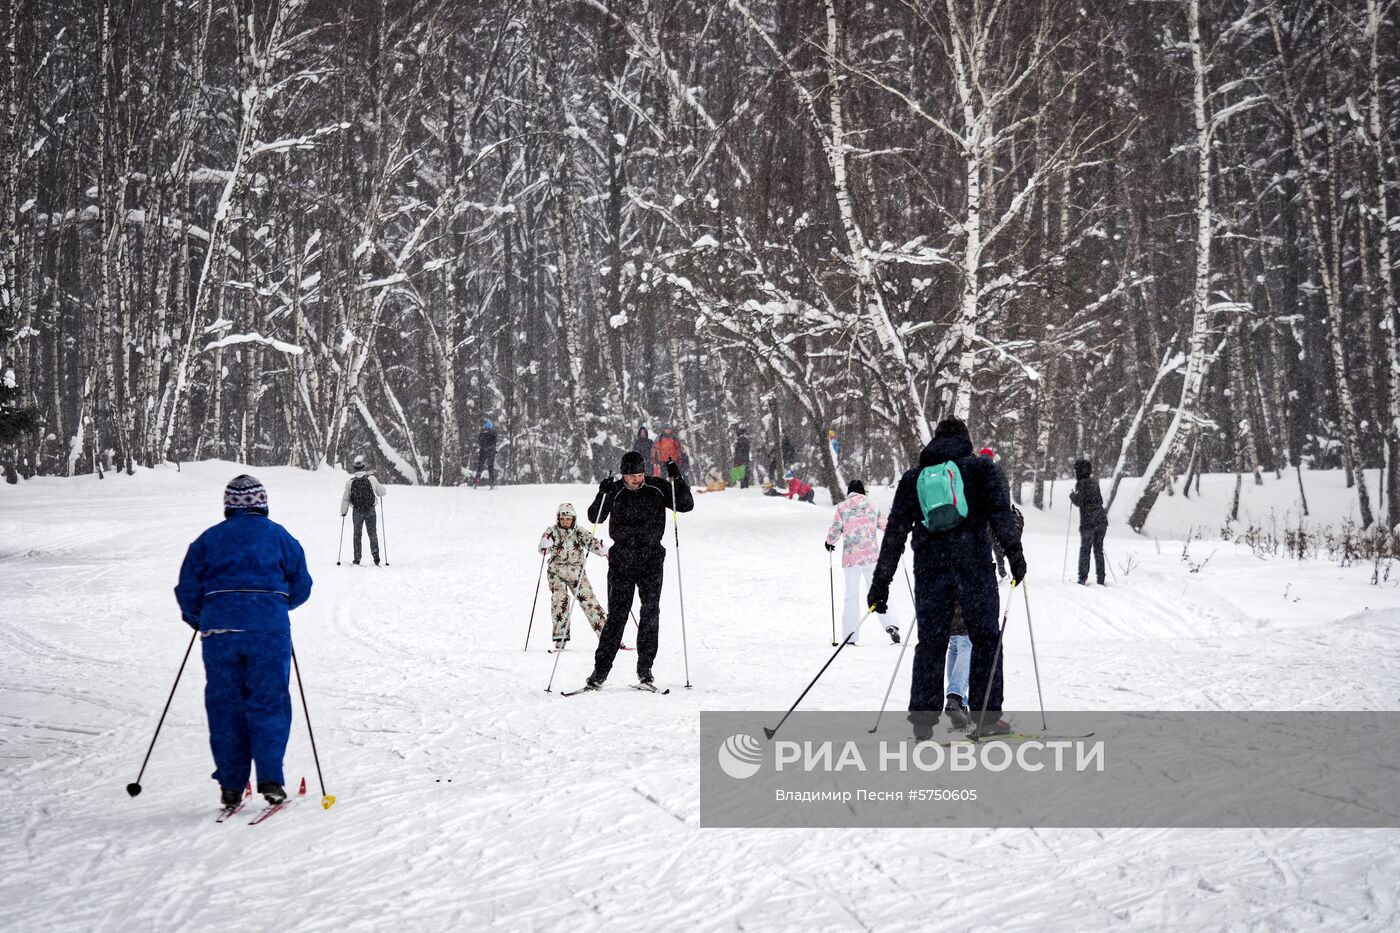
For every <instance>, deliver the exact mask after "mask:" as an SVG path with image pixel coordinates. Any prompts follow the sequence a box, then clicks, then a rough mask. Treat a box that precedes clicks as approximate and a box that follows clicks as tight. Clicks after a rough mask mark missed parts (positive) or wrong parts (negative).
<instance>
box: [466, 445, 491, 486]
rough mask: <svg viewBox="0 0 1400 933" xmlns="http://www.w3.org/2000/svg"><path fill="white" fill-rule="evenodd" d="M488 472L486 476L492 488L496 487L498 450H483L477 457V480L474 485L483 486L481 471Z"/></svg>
mask: <svg viewBox="0 0 1400 933" xmlns="http://www.w3.org/2000/svg"><path fill="white" fill-rule="evenodd" d="M482 470H485V471H486V476H487V478H488V480H489V482H490V483H491V485H492V486H494V485H496V448H494V447H493V448H491V449H490V450H483V451H481V452H480V453H478V454H477V455H476V480H475V481H474V482H473V483H472V485H474V486H476V485H480V484H481V471H482Z"/></svg>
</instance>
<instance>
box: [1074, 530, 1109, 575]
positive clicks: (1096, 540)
mask: <svg viewBox="0 0 1400 933" xmlns="http://www.w3.org/2000/svg"><path fill="white" fill-rule="evenodd" d="M1107 533H1108V526H1107V525H1090V526H1089V527H1088V528H1085V527H1083V526H1080V528H1079V582H1080V583H1084V582H1087V581H1088V579H1089V551H1090V550H1091V549H1092V550H1093V552H1094V562H1095V563H1096V564H1097V570H1098V580H1099V582H1100V583H1102V582H1103V575H1104V570H1105V569H1106V568H1105V567H1104V564H1103V537H1104V535H1105V534H1107Z"/></svg>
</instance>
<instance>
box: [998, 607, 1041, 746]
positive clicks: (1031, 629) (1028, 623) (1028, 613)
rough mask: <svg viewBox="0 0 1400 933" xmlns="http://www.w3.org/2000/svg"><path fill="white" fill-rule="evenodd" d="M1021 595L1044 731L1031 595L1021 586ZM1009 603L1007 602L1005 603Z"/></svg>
mask: <svg viewBox="0 0 1400 933" xmlns="http://www.w3.org/2000/svg"><path fill="white" fill-rule="evenodd" d="M1021 595H1022V596H1023V597H1024V598H1025V600H1026V630H1027V631H1029V632H1030V633H1031V665H1032V666H1033V667H1034V668H1035V695H1036V696H1037V697H1039V698H1040V728H1041V730H1042V731H1044V730H1047V729H1049V728H1050V727H1049V726H1047V725H1046V724H1045V694H1043V693H1041V692H1040V661H1039V660H1038V659H1037V658H1036V656H1035V626H1033V625H1031V594H1030V593H1029V592H1028V591H1027V590H1026V588H1025V587H1024V586H1022V587H1021ZM1010 601H1011V600H1009V599H1008V600H1007V602H1010ZM983 705H984V706H985V705H986V704H985V703H984V704H983Z"/></svg>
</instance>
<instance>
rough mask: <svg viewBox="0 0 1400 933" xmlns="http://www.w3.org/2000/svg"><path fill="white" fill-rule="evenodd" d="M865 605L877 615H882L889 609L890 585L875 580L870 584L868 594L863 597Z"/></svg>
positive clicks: (886, 582)
mask: <svg viewBox="0 0 1400 933" xmlns="http://www.w3.org/2000/svg"><path fill="white" fill-rule="evenodd" d="M865 604H866V605H867V606H869V607H871V608H872V609H874V610H875V611H876V612H877V613H878V614H880V615H884V614H885V613H886V612H889V609H890V585H889V583H888V581H884V580H875V581H874V582H872V583H871V584H870V592H869V593H867V594H866V596H865Z"/></svg>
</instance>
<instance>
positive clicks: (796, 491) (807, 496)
mask: <svg viewBox="0 0 1400 933" xmlns="http://www.w3.org/2000/svg"><path fill="white" fill-rule="evenodd" d="M783 479H785V480H787V489H786V490H784V491H783V492H779V491H778V490H777V489H770V490H768V491H767V492H766V493H764V495H765V496H787V497H788V498H789V499H796V500H797V501H799V502H811V503H813V504H815V503H816V501H817V493H816V490H814V489H813V488H812V486H811V484H810V483H804V482H802V480H800V479H798V478H797V475H796V474H795V473H793V472H792V471H791V470H788V471H787V472H786V473H784V474H783Z"/></svg>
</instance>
